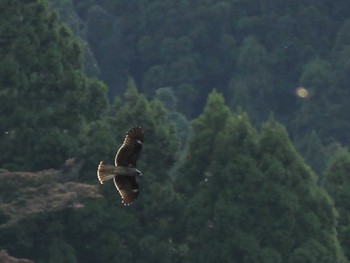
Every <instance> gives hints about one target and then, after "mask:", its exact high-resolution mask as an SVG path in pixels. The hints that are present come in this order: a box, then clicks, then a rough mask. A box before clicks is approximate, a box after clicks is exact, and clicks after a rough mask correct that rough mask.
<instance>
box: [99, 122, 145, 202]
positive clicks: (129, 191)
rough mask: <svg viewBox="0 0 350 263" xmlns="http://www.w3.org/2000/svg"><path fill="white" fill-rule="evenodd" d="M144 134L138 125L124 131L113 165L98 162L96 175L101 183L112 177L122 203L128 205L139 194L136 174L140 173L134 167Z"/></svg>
mask: <svg viewBox="0 0 350 263" xmlns="http://www.w3.org/2000/svg"><path fill="white" fill-rule="evenodd" d="M143 140H144V134H143V131H142V129H141V128H140V127H134V128H132V129H131V130H129V131H128V132H127V133H126V136H125V139H124V142H123V145H122V146H121V147H120V148H119V150H118V152H117V154H116V156H115V166H113V165H108V164H105V163H103V162H102V161H101V162H100V164H99V166H98V168H97V177H98V180H99V181H100V183H101V184H103V183H104V182H105V181H107V180H110V179H112V178H113V181H114V184H115V186H116V188H117V189H118V191H119V194H120V196H121V198H122V202H123V204H124V205H130V204H132V203H133V202H134V200H135V199H136V198H137V197H138V195H139V185H138V183H137V182H136V176H139V175H142V174H141V172H140V171H139V170H137V169H136V168H135V166H136V162H137V159H138V157H139V154H140V152H141V150H142V145H143Z"/></svg>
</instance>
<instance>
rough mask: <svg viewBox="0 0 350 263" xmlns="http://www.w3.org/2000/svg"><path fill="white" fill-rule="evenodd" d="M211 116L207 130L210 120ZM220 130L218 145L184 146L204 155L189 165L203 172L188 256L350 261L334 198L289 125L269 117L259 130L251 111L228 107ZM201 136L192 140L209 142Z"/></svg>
mask: <svg viewBox="0 0 350 263" xmlns="http://www.w3.org/2000/svg"><path fill="white" fill-rule="evenodd" d="M213 94H215V93H212V95H211V96H210V97H211V98H213V97H214V95H213ZM208 105H209V104H207V106H206V108H205V109H206V110H208V109H209V107H208ZM218 105H219V104H218ZM206 110H204V112H205V111H206ZM203 116H204V113H203V115H201V116H200V117H199V118H198V119H197V120H195V121H194V123H193V124H194V127H193V128H195V124H196V123H197V122H199V120H203V119H204V117H203ZM206 120H207V122H201V124H202V125H203V126H202V127H201V129H200V130H201V131H202V132H204V131H206V129H208V128H209V127H210V125H212V123H210V119H209V120H208V119H206ZM215 130H216V131H218V132H217V134H216V135H215V138H213V139H212V142H211V143H212V145H213V148H209V147H207V148H203V145H200V144H197V145H198V146H197V147H201V151H197V149H196V148H191V147H190V148H189V149H188V153H187V154H188V156H191V158H192V160H196V159H195V158H198V157H201V158H200V159H198V160H197V162H194V161H192V162H191V164H192V166H193V168H192V169H193V170H194V171H196V170H197V169H198V170H201V171H202V172H201V175H202V177H201V180H200V181H198V180H197V183H196V184H193V185H192V188H191V190H192V193H191V195H188V196H189V198H188V200H187V203H188V205H187V206H186V210H185V217H186V218H188V220H187V221H186V236H187V242H188V244H189V248H190V250H189V251H190V252H189V253H188V257H189V259H190V261H192V262H213V261H214V260H219V261H224V262H297V261H298V260H301V261H302V262H308V261H310V260H311V261H310V262H319V261H320V262H347V261H346V259H345V257H344V255H343V252H342V248H341V247H340V244H339V242H338V240H337V236H336V231H335V226H336V212H335V209H334V206H333V203H332V201H331V199H330V197H329V196H328V194H327V193H326V192H325V191H324V190H323V189H322V188H320V187H319V186H318V185H317V180H316V176H315V175H314V174H313V173H312V171H311V170H310V169H309V168H308V166H307V165H306V164H305V163H304V162H303V159H302V158H301V156H300V155H299V154H298V153H297V152H296V150H295V149H294V147H293V145H292V143H291V142H290V140H289V138H288V135H287V132H286V130H285V128H284V127H283V126H282V125H281V124H278V123H277V122H276V121H275V120H274V119H272V118H271V119H270V120H269V121H267V122H266V123H265V124H264V125H263V127H262V130H261V132H260V133H257V132H256V130H255V129H254V128H253V127H252V125H251V124H250V121H249V119H248V117H247V115H246V114H242V113H238V114H236V115H232V114H231V113H230V112H228V113H227V119H226V121H225V122H224V123H221V125H220V126H218V125H216V126H215ZM200 136H201V133H197V134H194V135H193V137H192V139H191V141H190V143H191V142H192V143H193V142H194V141H196V140H198V141H204V140H203V139H202V140H200ZM204 138H207V137H204ZM205 145H206V144H205ZM203 156H205V157H203ZM199 160H201V161H199ZM186 165H187V164H186V162H185V163H184V167H185V168H187V166H186ZM203 167H204V169H205V170H204V171H203ZM184 171H186V169H184ZM182 176H183V177H185V176H187V177H186V179H187V180H190V178H189V174H184V175H182Z"/></svg>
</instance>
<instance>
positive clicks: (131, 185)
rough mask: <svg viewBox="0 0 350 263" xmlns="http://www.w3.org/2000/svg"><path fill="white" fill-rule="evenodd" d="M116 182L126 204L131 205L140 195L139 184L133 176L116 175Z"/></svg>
mask: <svg viewBox="0 0 350 263" xmlns="http://www.w3.org/2000/svg"><path fill="white" fill-rule="evenodd" d="M113 180H114V184H115V187H117V189H118V192H119V194H120V197H121V198H122V202H123V204H124V205H130V204H132V203H133V202H134V200H135V199H136V198H137V197H138V195H139V185H138V183H137V182H136V178H135V177H132V176H116V177H114V179H113Z"/></svg>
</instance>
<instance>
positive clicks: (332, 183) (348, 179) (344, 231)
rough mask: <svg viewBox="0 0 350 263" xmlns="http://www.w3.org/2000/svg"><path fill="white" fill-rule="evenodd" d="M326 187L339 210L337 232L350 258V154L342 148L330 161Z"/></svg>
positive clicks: (325, 179) (326, 174) (325, 178)
mask: <svg viewBox="0 0 350 263" xmlns="http://www.w3.org/2000/svg"><path fill="white" fill-rule="evenodd" d="M323 185H324V187H325V188H326V190H327V191H328V193H329V194H330V196H331V197H332V198H333V200H334V204H335V207H336V209H337V211H338V214H339V216H338V218H337V232H338V237H339V240H340V243H341V245H342V247H343V249H344V251H345V254H346V256H347V257H348V258H350V210H349V207H350V193H349V185H350V154H349V152H348V151H347V150H346V149H340V150H339V151H338V153H337V154H336V156H335V157H334V159H333V160H332V161H331V162H330V164H329V166H328V168H327V170H326V173H325V177H324V182H323Z"/></svg>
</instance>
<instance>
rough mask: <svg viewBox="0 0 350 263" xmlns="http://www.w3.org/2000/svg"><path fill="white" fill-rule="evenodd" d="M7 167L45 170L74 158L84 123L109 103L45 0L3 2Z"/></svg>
mask: <svg viewBox="0 0 350 263" xmlns="http://www.w3.org/2000/svg"><path fill="white" fill-rule="evenodd" d="M1 10H2V15H1V18H0V20H1V21H0V22H1V32H2V34H1V35H2V37H3V38H2V42H1V43H0V45H1V49H0V57H1V61H0V90H1V93H0V112H1V116H0V120H1V132H0V145H1V148H2V149H3V154H2V155H1V157H0V162H1V164H2V167H7V168H12V169H21V170H40V169H44V168H51V167H58V166H60V165H61V164H62V163H63V162H64V160H65V159H67V158H70V157H74V155H75V153H76V149H77V146H78V144H77V137H78V135H79V133H80V130H81V127H82V123H83V122H84V121H91V120H92V119H94V118H96V117H97V116H99V114H100V113H101V110H103V109H104V107H105V106H106V88H105V86H104V85H103V84H102V83H101V82H99V81H96V80H92V79H88V78H87V77H86V76H85V75H84V73H83V61H82V47H81V45H80V43H79V42H78V41H76V40H75V39H74V37H73V36H72V33H71V31H70V30H69V28H67V27H66V26H64V25H61V24H59V23H58V21H57V15H56V14H55V13H51V12H50V11H49V10H48V7H47V2H46V1H44V0H31V1H25V2H23V1H18V0H14V1H10V0H5V1H1Z"/></svg>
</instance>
